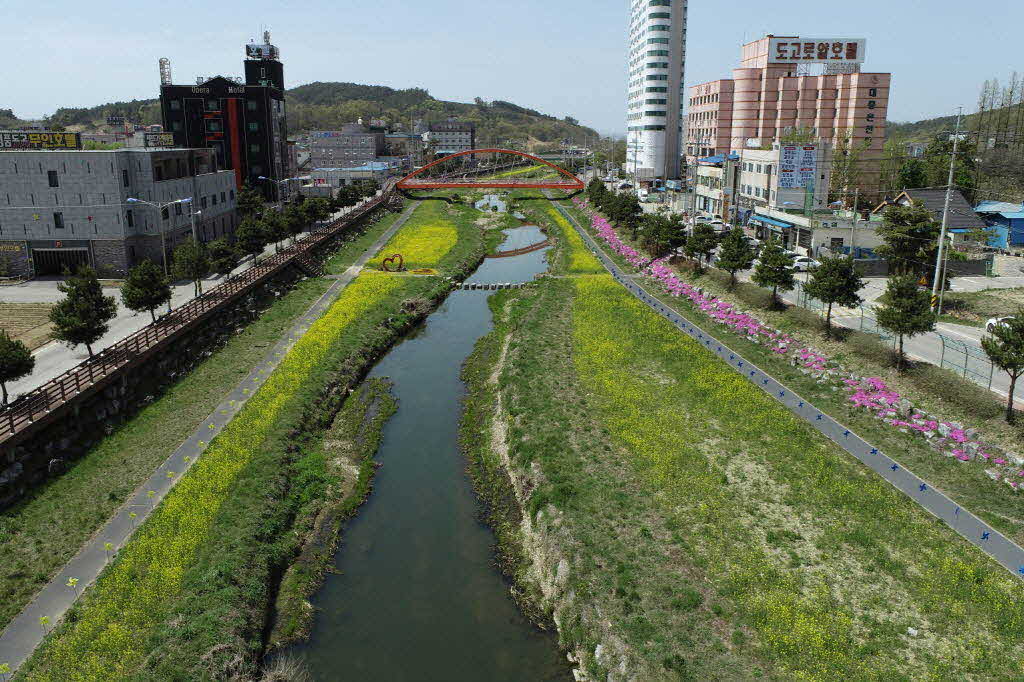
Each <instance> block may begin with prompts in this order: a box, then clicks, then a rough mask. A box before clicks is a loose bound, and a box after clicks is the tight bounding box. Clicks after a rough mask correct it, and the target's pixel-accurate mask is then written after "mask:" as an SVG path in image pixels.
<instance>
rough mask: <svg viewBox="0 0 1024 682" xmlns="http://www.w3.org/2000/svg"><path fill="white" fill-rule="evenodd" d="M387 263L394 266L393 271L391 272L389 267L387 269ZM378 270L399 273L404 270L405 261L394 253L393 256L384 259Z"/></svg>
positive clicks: (398, 254) (400, 255)
mask: <svg viewBox="0 0 1024 682" xmlns="http://www.w3.org/2000/svg"><path fill="white" fill-rule="evenodd" d="M388 263H390V264H391V265H395V266H396V267H395V269H394V270H392V269H391V268H390V267H388ZM380 269H381V270H383V271H384V272H401V271H402V270H404V269H405V259H404V258H402V254H400V253H396V254H395V255H393V256H390V257H388V258H385V259H384V260H383V261H382V262H381V264H380Z"/></svg>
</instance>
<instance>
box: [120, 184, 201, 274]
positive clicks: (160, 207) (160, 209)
mask: <svg viewBox="0 0 1024 682" xmlns="http://www.w3.org/2000/svg"><path fill="white" fill-rule="evenodd" d="M125 201H126V202H127V203H129V204H145V205H147V206H152V207H153V208H155V209H156V210H157V224H158V225H159V228H160V252H161V255H162V256H163V262H164V277H169V276H170V271H169V270H168V267H167V230H166V229H164V224H163V217H164V216H163V213H164V209H165V208H168V207H169V206H171V205H173V204H188V205H189V213H190V214H191V213H192V197H186V198H184V199H175V200H174V201H165V202H163V203H157V202H153V201H145V200H143V199H136V198H135V197H128V198H127V199H125ZM167 217H168V219H170V217H171V216H170V212H168V214H167ZM192 236H193V238H195V221H194V219H193V223H192Z"/></svg>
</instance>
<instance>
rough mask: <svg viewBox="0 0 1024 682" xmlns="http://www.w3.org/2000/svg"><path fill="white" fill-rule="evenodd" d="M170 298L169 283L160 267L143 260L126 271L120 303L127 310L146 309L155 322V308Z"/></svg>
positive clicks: (137, 310) (139, 310)
mask: <svg viewBox="0 0 1024 682" xmlns="http://www.w3.org/2000/svg"><path fill="white" fill-rule="evenodd" d="M170 300H171V285H170V283H169V282H168V281H167V278H166V277H165V276H164V273H163V272H162V271H161V270H160V268H159V267H158V266H157V265H156V264H155V263H154V262H153V261H151V260H144V261H142V262H141V263H139V264H138V265H136V266H135V267H134V268H132V269H131V270H129V271H128V277H127V278H125V281H124V284H123V285H122V286H121V303H123V304H124V307H125V308H127V309H128V310H134V311H135V312H141V311H143V310H148V311H149V315H150V317H152V318H153V321H154V322H156V309H157V308H158V307H159V306H161V305H163V304H164V303H168V302H170Z"/></svg>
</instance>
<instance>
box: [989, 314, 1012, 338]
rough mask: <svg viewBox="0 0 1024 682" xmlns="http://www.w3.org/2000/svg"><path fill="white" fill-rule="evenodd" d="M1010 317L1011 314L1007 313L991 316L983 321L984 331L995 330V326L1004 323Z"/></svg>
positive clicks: (990, 331)
mask: <svg viewBox="0 0 1024 682" xmlns="http://www.w3.org/2000/svg"><path fill="white" fill-rule="evenodd" d="M1012 319H1013V315H1009V316H1007V317H993V318H991V319H989V321H988V322H986V323H985V331H987V332H988V333H989V334H991V333H992V332H993V331H995V328H996V327H998V326H1000V325H1004V324H1006V323H1007V322H1009V321H1010V320H1012Z"/></svg>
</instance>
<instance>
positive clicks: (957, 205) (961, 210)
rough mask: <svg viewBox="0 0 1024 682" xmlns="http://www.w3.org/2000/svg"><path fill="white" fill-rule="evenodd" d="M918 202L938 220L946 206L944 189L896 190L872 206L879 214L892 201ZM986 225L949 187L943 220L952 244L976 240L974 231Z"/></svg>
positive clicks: (965, 201)
mask: <svg viewBox="0 0 1024 682" xmlns="http://www.w3.org/2000/svg"><path fill="white" fill-rule="evenodd" d="M915 201H916V202H920V203H921V204H923V205H924V207H925V208H926V209H928V212H929V213H931V215H932V220H934V221H935V222H937V223H941V222H942V214H943V213H944V212H945V207H946V190H945V189H908V190H904V191H902V192H900V193H899V194H898V195H897V196H896V198H895V199H891V200H886V201H883V202H882V203H881V204H879V205H878V206H877V207H875V209H874V211H872V213H874V214H875V215H879V216H881V215H882V214H884V213H885V209H886V208H888V207H889V206H892V205H897V206H909V205H910V204H911V202H915ZM986 228H987V225H985V221H984V220H982V219H981V218H980V217H979V216H978V214H977V213H975V212H974V209H973V208H971V205H970V204H969V203H968V202H967V199H965V198H964V195H963V194H961V193H960V190H953V191H952V192H950V195H949V215H948V217H947V220H946V231H947V232H948V233H949V234H950V235H951V239H952V240H953V243H954V244H963V243H965V242H970V241H975V242H976V241H977V239H976V235H977V234H979V232H980V231H982V230H985V229H986Z"/></svg>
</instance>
